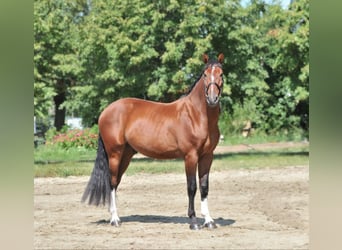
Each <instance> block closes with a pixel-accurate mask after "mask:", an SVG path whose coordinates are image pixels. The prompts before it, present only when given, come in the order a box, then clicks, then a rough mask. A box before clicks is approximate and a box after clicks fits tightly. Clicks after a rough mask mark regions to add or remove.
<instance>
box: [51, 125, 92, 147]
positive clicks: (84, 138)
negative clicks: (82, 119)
mask: <svg viewBox="0 0 342 250" xmlns="http://www.w3.org/2000/svg"><path fill="white" fill-rule="evenodd" d="M97 139H98V127H97V126H94V127H92V128H85V129H71V130H67V131H65V132H57V131H56V130H55V129H51V130H49V131H48V132H47V141H46V144H47V145H57V146H59V147H61V148H63V149H70V148H87V149H96V148H97Z"/></svg>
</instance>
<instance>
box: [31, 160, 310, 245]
mask: <svg viewBox="0 0 342 250" xmlns="http://www.w3.org/2000/svg"><path fill="white" fill-rule="evenodd" d="M88 178H89V177H68V178H36V179H35V180H34V236H35V237H34V247H35V249H308V247H309V246H308V244H309V210H308V204H309V194H308V189H309V167H308V166H289V167H285V168H270V169H256V170H242V169H241V170H226V171H221V172H218V171H216V172H215V171H212V172H211V174H210V191H209V209H210V213H211V216H212V217H213V218H214V220H215V222H216V224H217V226H218V228H217V229H214V230H209V229H202V230H200V231H192V230H190V229H189V224H188V218H187V216H186V213H187V204H188V200H187V194H186V181H185V174H153V175H151V174H136V175H133V176H124V177H123V180H122V183H121V185H120V187H119V190H118V208H119V215H120V217H121V220H122V222H123V224H122V226H121V227H120V228H115V227H112V226H110V225H109V212H108V210H107V207H93V206H88V205H85V204H82V203H81V202H80V199H81V196H82V193H83V191H84V188H85V186H86V183H87V181H88ZM195 206H196V211H197V215H198V217H200V218H201V216H200V198H199V191H198V192H197V195H196V203H195ZM201 222H203V219H202V218H201Z"/></svg>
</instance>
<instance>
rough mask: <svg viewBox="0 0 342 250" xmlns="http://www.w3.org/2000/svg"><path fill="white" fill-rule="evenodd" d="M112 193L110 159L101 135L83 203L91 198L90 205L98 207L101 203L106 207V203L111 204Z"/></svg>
mask: <svg viewBox="0 0 342 250" xmlns="http://www.w3.org/2000/svg"><path fill="white" fill-rule="evenodd" d="M110 193H111V185H110V172H109V165H108V157H107V153H106V150H105V148H104V145H103V141H102V138H101V135H100V134H99V143H98V148H97V156H96V160H95V166H94V169H93V172H92V173H91V176H90V179H89V182H88V185H87V187H86V189H85V191H84V193H83V196H82V202H85V201H86V200H87V199H88V197H89V202H88V204H89V205H95V206H98V205H99V204H100V203H101V202H102V204H103V205H106V203H108V204H110Z"/></svg>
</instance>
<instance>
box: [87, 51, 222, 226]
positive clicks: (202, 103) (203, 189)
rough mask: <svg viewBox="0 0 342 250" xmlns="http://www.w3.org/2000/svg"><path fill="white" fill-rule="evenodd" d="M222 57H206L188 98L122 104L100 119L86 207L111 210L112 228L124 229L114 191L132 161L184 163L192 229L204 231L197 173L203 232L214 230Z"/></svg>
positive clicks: (115, 104)
mask: <svg viewBox="0 0 342 250" xmlns="http://www.w3.org/2000/svg"><path fill="white" fill-rule="evenodd" d="M223 60H224V55H223V54H222V53H221V54H220V55H219V56H218V58H217V60H210V61H209V57H208V56H207V55H206V54H205V55H203V61H204V63H205V67H204V70H203V72H202V73H201V75H200V77H199V78H198V79H197V81H196V82H195V83H194V84H193V86H192V88H191V89H190V91H189V93H188V94H187V95H186V96H184V97H181V98H180V99H178V100H176V101H174V102H171V103H158V102H152V101H147V100H142V99H137V98H123V99H119V100H117V101H115V102H113V103H111V104H110V105H109V106H107V107H106V108H105V109H104V110H103V111H102V113H101V115H100V117H99V120H98V126H99V139H98V149H97V157H96V160H95V164H94V169H93V171H92V173H91V176H90V179H89V182H88V184H87V187H86V189H85V191H84V194H83V196H82V202H85V201H86V200H87V199H88V198H89V202H88V203H89V205H96V206H98V205H99V204H100V203H101V202H102V203H103V205H105V204H106V203H108V204H109V211H110V213H111V219H110V224H111V225H113V226H120V224H121V221H120V218H119V216H118V210H117V206H116V190H117V188H118V185H119V184H120V181H121V177H122V175H123V174H124V172H125V171H126V169H127V167H128V165H129V163H130V161H131V159H132V157H133V155H134V154H135V153H137V152H140V153H142V154H143V155H145V156H148V157H151V158H155V159H175V158H181V159H184V163H185V173H186V179H187V191H188V199H189V205H188V216H189V218H190V229H194V230H198V229H201V227H202V225H200V224H199V223H198V222H197V218H196V213H195V206H194V198H195V194H196V190H197V183H196V172H198V178H199V187H200V193H201V213H202V215H203V216H204V219H205V222H204V224H203V227H208V228H216V227H217V226H216V225H215V222H214V220H213V219H212V218H211V216H210V214H209V209H208V200H207V197H208V191H209V171H210V167H211V164H212V161H213V151H214V149H215V148H216V146H217V143H218V141H219V136H220V133H219V128H218V119H219V113H220V104H219V98H220V95H221V93H222V88H223V70H222V62H223Z"/></svg>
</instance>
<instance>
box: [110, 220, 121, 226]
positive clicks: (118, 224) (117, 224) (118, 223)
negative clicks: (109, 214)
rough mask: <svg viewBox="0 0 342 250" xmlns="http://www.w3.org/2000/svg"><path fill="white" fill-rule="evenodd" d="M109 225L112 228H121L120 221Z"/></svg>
mask: <svg viewBox="0 0 342 250" xmlns="http://www.w3.org/2000/svg"><path fill="white" fill-rule="evenodd" d="M110 225H111V226H113V227H120V226H121V221H116V220H115V221H112V222H111V223H110Z"/></svg>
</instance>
